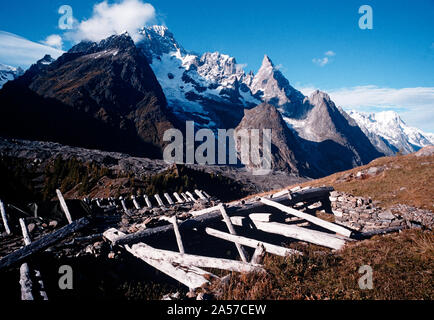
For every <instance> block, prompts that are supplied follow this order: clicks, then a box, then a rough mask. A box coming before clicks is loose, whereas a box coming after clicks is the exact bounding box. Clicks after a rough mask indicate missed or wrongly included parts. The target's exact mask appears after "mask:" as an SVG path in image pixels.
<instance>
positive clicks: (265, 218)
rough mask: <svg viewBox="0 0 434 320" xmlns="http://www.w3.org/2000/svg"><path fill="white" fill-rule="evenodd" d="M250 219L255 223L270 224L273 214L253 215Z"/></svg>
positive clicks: (250, 215)
mask: <svg viewBox="0 0 434 320" xmlns="http://www.w3.org/2000/svg"><path fill="white" fill-rule="evenodd" d="M249 217H250V219H251V220H255V221H262V222H270V220H271V213H251V214H249Z"/></svg>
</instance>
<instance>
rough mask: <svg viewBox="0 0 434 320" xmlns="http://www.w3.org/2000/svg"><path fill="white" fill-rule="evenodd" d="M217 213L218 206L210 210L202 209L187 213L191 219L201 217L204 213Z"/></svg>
mask: <svg viewBox="0 0 434 320" xmlns="http://www.w3.org/2000/svg"><path fill="white" fill-rule="evenodd" d="M217 211H220V205H218V206H214V207H210V208H205V209H202V210H197V211H190V212H189V213H190V214H191V215H192V216H193V217H197V216H201V215H203V214H205V213H210V212H217Z"/></svg>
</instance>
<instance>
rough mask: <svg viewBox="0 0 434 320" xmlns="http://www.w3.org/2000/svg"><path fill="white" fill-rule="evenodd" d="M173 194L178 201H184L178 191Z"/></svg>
mask: <svg viewBox="0 0 434 320" xmlns="http://www.w3.org/2000/svg"><path fill="white" fill-rule="evenodd" d="M173 196H174V197H175V199H176V201H177V202H178V203H184V200H182V199H181V197H180V196H179V194H178V193H177V192H174V193H173Z"/></svg>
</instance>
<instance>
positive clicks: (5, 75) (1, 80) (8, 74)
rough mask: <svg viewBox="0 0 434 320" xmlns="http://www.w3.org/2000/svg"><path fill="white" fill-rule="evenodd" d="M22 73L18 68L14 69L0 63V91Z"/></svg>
mask: <svg viewBox="0 0 434 320" xmlns="http://www.w3.org/2000/svg"><path fill="white" fill-rule="evenodd" d="M23 73H24V70H23V69H21V68H20V67H18V68H15V67H11V66H8V65H5V64H1V63H0V89H1V88H2V87H3V85H4V84H5V83H6V82H8V81H10V80H14V79H15V78H17V77H19V76H20V75H22V74H23Z"/></svg>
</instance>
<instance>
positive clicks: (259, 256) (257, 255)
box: [250, 243, 265, 264]
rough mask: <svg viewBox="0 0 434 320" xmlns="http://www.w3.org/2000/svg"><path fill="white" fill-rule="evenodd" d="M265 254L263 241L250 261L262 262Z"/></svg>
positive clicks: (254, 262)
mask: <svg viewBox="0 0 434 320" xmlns="http://www.w3.org/2000/svg"><path fill="white" fill-rule="evenodd" d="M264 256H265V248H264V245H263V244H262V243H260V244H258V246H257V247H256V249H255V253H254V254H253V257H252V259H251V260H250V263H252V264H262V261H263V260H264Z"/></svg>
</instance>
